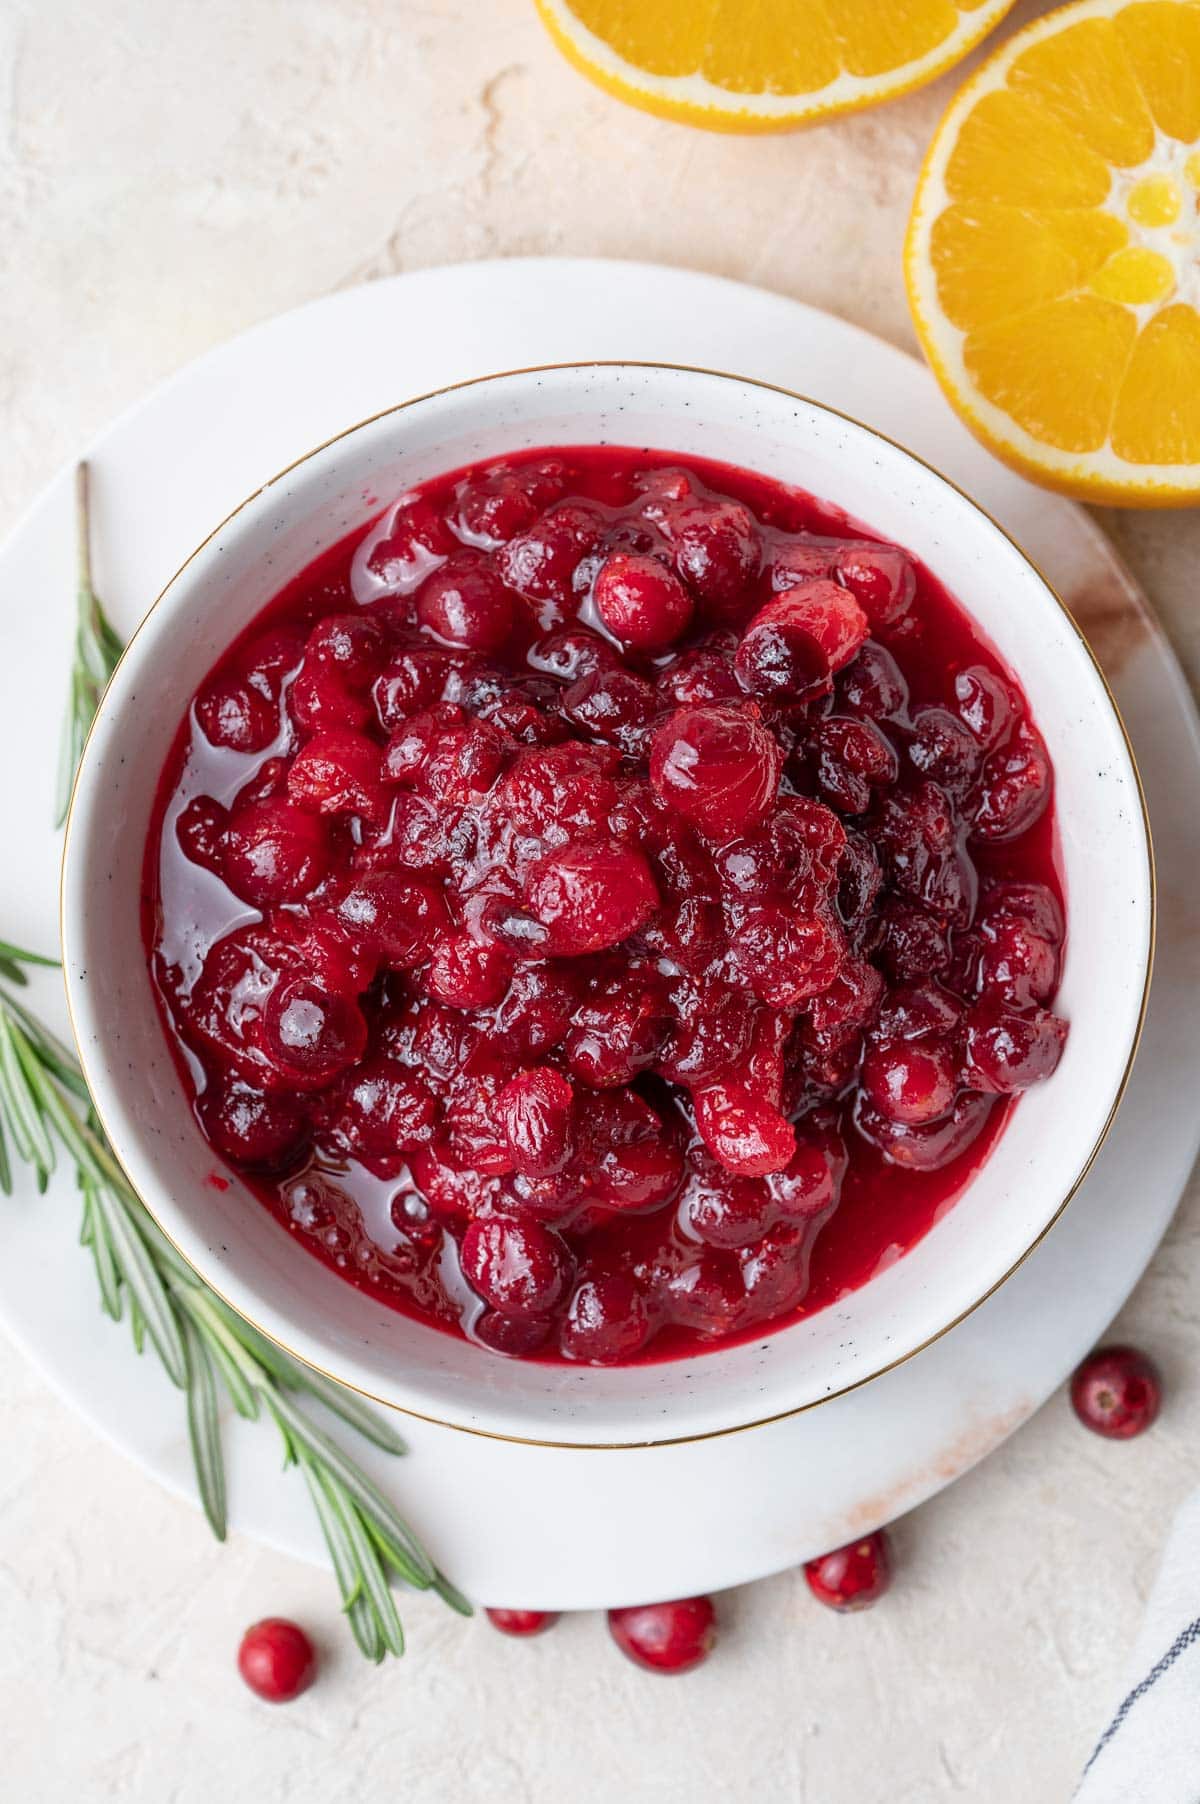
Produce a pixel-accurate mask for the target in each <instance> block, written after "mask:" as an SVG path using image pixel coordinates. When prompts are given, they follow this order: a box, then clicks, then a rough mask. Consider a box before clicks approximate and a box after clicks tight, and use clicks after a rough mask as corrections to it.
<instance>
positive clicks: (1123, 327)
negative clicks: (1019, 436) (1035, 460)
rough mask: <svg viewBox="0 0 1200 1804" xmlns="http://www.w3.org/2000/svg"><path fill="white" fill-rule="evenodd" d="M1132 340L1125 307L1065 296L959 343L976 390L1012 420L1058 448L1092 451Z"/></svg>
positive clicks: (1101, 437)
mask: <svg viewBox="0 0 1200 1804" xmlns="http://www.w3.org/2000/svg"><path fill="white" fill-rule="evenodd" d="M1136 337H1137V322H1136V320H1135V319H1134V317H1133V315H1132V314H1131V313H1130V312H1129V311H1128V310H1127V309H1126V308H1124V307H1119V306H1116V305H1114V304H1113V302H1111V301H1103V300H1100V299H1099V298H1098V297H1096V296H1092V295H1072V296H1071V297H1070V298H1069V299H1067V300H1061V301H1051V302H1050V304H1049V305H1048V306H1045V307H1038V308H1036V309H1035V310H1034V311H1033V312H1032V313H1025V314H1021V315H1019V316H1018V317H1017V318H1016V319H1011V320H1001V321H999V322H998V323H997V324H995V325H992V326H986V327H984V328H982V329H981V330H980V331H978V332H973V333H970V334H969V335H968V337H967V340H966V344H965V347H964V348H965V357H966V364H967V369H968V371H969V372H970V375H971V377H972V379H973V381H974V382H975V383H976V384H977V386H978V388H979V390H980V392H981V393H982V394H984V395H985V396H986V397H987V399H988V400H989V401H991V402H992V403H993V405H994V406H996V407H999V408H1000V409H1001V410H1002V411H1003V412H1004V413H1006V414H1008V415H1010V416H1011V418H1012V419H1014V420H1016V421H1017V423H1018V425H1021V426H1023V427H1024V428H1025V430H1026V431H1027V432H1029V433H1032V434H1033V436H1034V437H1035V438H1038V439H1041V440H1042V441H1043V442H1044V443H1046V444H1048V445H1056V446H1057V447H1058V448H1059V449H1060V450H1063V451H1096V450H1098V449H1099V447H1100V446H1101V445H1103V443H1104V441H1105V439H1106V438H1107V437H1108V427H1109V421H1110V420H1111V419H1112V411H1113V403H1114V401H1115V400H1116V395H1117V390H1118V388H1119V387H1120V384H1121V379H1122V377H1123V376H1124V373H1125V365H1126V363H1127V362H1128V360H1129V353H1130V351H1131V350H1132V349H1133V341H1134V339H1135V338H1136ZM1064 391H1067V392H1069V393H1070V396H1071V405H1070V407H1069V408H1064V406H1063V404H1062V401H1063V393H1064Z"/></svg>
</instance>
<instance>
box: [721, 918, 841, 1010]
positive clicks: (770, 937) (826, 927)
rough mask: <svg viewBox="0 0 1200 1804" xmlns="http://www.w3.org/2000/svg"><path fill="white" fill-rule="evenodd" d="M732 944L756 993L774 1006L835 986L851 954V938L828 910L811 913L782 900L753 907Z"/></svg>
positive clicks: (790, 1003) (797, 1003)
mask: <svg viewBox="0 0 1200 1804" xmlns="http://www.w3.org/2000/svg"><path fill="white" fill-rule="evenodd" d="M730 950H731V951H732V953H733V956H734V959H735V961H736V963H737V965H738V966H739V968H740V970H741V971H742V972H743V974H744V976H745V979H746V982H747V983H749V984H750V986H751V988H752V989H753V990H754V993H755V995H757V996H760V997H761V998H762V1000H763V1001H764V1002H768V1003H770V1005H771V1007H772V1008H798V1007H799V1006H800V1005H801V1004H802V1003H806V1002H811V1001H812V999H813V998H814V997H815V996H819V995H820V994H821V992H822V991H823V990H827V989H828V988H829V986H830V984H831V983H832V982H833V981H834V979H835V978H836V977H837V975H838V972H839V971H840V970H841V968H842V963H843V961H844V959H845V956H846V947H845V941H844V939H843V938H842V935H841V933H840V931H839V929H838V928H837V926H836V924H835V923H834V922H833V921H832V920H831V919H830V918H828V916H824V917H822V916H819V915H813V916H811V917H810V918H808V919H805V918H804V916H803V915H799V914H797V912H796V911H795V909H793V908H789V907H785V906H783V905H781V904H779V903H766V904H760V905H757V906H756V907H754V908H751V909H747V911H746V914H745V917H744V919H743V921H742V924H741V926H740V927H738V928H737V930H736V932H735V933H734V934H733V935H732V936H731V939H730Z"/></svg>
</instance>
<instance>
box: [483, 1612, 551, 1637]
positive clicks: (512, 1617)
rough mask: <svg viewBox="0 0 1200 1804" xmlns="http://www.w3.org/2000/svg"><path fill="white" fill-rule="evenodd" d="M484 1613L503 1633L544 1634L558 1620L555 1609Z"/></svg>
mask: <svg viewBox="0 0 1200 1804" xmlns="http://www.w3.org/2000/svg"><path fill="white" fill-rule="evenodd" d="M484 1614H485V1615H486V1617H487V1619H488V1621H489V1622H490V1623H491V1625H492V1627H493V1628H494V1629H499V1630H500V1633H501V1634H502V1635H544V1634H545V1632H546V1630H547V1629H552V1628H553V1627H554V1624H555V1623H556V1622H557V1621H558V1612H557V1611H555V1610H486V1611H485V1612H484Z"/></svg>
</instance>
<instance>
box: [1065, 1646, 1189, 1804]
mask: <svg viewBox="0 0 1200 1804" xmlns="http://www.w3.org/2000/svg"><path fill="white" fill-rule="evenodd" d="M1197 1641H1200V1616H1197V1617H1196V1619H1195V1621H1194V1622H1189V1623H1188V1625H1187V1627H1186V1629H1181V1630H1180V1631H1179V1633H1178V1635H1176V1637H1175V1639H1174V1641H1173V1642H1172V1643H1171V1645H1170V1647H1169V1648H1168V1649H1167V1651H1166V1653H1165V1654H1164V1655H1163V1656H1162V1658H1161V1659H1160V1660H1156V1661H1155V1663H1154V1665H1153V1666H1152V1667H1151V1668H1150V1671H1149V1672H1148V1673H1147V1674H1146V1676H1145V1678H1144V1679H1142V1680H1141V1681H1140V1682H1139V1683H1138V1684H1136V1685H1135V1686H1134V1688H1133V1690H1132V1691H1131V1692H1130V1693H1129V1694H1128V1696H1127V1697H1124V1698H1122V1700H1121V1702H1120V1704H1119V1705H1118V1707H1117V1711H1116V1714H1115V1715H1114V1717H1113V1719H1112V1721H1111V1722H1110V1723H1109V1725H1108V1727H1107V1729H1106V1730H1105V1731H1104V1733H1103V1735H1102V1736H1101V1737H1100V1739H1099V1741H1098V1742H1097V1743H1096V1745H1095V1747H1094V1748H1093V1749H1092V1755H1091V1759H1090V1760H1089V1761H1088V1763H1087V1765H1086V1766H1085V1767H1084V1769H1083V1771H1084V1777H1085V1778H1086V1776H1087V1774H1088V1773H1090V1772H1091V1770H1092V1763H1093V1762H1094V1761H1095V1759H1096V1756H1097V1755H1098V1754H1100V1753H1102V1752H1103V1750H1104V1749H1105V1748H1106V1747H1107V1746H1108V1744H1109V1742H1110V1741H1111V1740H1112V1738H1113V1736H1114V1735H1115V1734H1116V1732H1117V1730H1118V1729H1119V1728H1120V1727H1121V1724H1122V1723H1123V1722H1124V1721H1125V1718H1126V1717H1127V1716H1128V1715H1129V1712H1130V1711H1131V1710H1132V1709H1133V1706H1134V1705H1135V1704H1136V1703H1137V1701H1138V1699H1139V1698H1140V1697H1145V1695H1146V1693H1147V1692H1148V1691H1150V1690H1152V1689H1153V1687H1154V1686H1155V1685H1157V1684H1158V1681H1159V1680H1160V1679H1161V1678H1162V1676H1163V1674H1164V1673H1165V1672H1168V1671H1169V1670H1170V1669H1171V1667H1172V1666H1174V1664H1175V1662H1176V1660H1178V1658H1179V1656H1180V1654H1182V1653H1184V1652H1185V1651H1186V1650H1187V1649H1188V1648H1189V1647H1192V1646H1193V1645H1194V1644H1195V1643H1196V1642H1197Z"/></svg>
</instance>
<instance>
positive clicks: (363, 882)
mask: <svg viewBox="0 0 1200 1804" xmlns="http://www.w3.org/2000/svg"><path fill="white" fill-rule="evenodd" d="M335 911H336V914H337V919H338V921H339V922H340V923H341V924H342V926H343V927H344V928H345V929H346V931H347V932H348V933H349V934H350V936H351V937H352V939H354V940H355V941H356V942H358V943H359V944H361V945H364V946H368V947H369V948H370V949H371V952H372V953H373V954H374V955H375V956H376V957H377V958H379V959H381V960H382V961H383V963H384V964H385V965H387V966H388V967H389V968H390V969H392V970H398V971H403V970H407V969H409V968H410V967H411V966H413V965H419V964H420V963H421V962H422V961H423V960H424V959H426V958H427V957H428V956H429V951H430V947H431V946H432V944H433V942H434V938H435V935H438V934H440V933H441V932H442V931H443V930H444V929H445V928H446V927H447V926H448V924H449V915H448V914H447V912H446V903H445V899H444V897H443V895H442V892H441V890H440V889H437V888H436V887H435V886H434V885H433V884H432V883H422V882H420V881H419V880H418V879H417V878H415V877H408V876H405V875H404V874H403V873H402V872H400V871H372V872H368V873H367V874H365V875H364V876H362V877H356V878H355V879H354V881H353V883H351V884H350V885H349V886H348V887H347V888H346V889H344V890H343V891H342V893H341V895H340V896H339V897H338V900H337V903H336V910H335Z"/></svg>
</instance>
